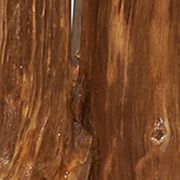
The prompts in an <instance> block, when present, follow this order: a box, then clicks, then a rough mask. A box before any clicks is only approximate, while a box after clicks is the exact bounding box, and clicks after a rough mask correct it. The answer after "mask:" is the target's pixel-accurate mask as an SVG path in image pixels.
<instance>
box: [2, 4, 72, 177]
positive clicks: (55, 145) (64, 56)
mask: <svg viewBox="0 0 180 180" xmlns="http://www.w3.org/2000/svg"><path fill="white" fill-rule="evenodd" d="M69 6H70V3H69V1H62V0H58V1H57V0H51V1H47V0H42V1H38V0H32V1H29V0H13V1H9V0H2V1H0V47H1V48H0V58H1V59H0V111H1V113H0V125H1V131H0V179H3V180H10V179H13V180H15V179H18V180H21V179H22V180H25V179H38V180H40V179H59V178H58V177H59V176H60V172H59V171H60V167H61V166H62V159H63V157H64V154H65V146H67V145H68V143H69V142H68V139H70V136H71V131H68V132H69V133H64V132H66V131H67V130H68V129H70V127H71V122H70V121H69V118H68V113H67V109H68V108H67V106H68V98H67V93H68V91H69V88H68V81H67V78H68V77H67V70H68V60H69V48H68V47H69V8H70V7H69ZM66 144H67V145H66Z"/></svg>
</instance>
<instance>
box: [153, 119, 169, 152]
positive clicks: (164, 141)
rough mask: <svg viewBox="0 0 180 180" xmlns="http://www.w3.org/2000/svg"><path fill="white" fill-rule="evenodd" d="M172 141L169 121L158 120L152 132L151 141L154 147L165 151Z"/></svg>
mask: <svg viewBox="0 0 180 180" xmlns="http://www.w3.org/2000/svg"><path fill="white" fill-rule="evenodd" d="M169 140H170V126H169V121H168V119H162V118H157V120H156V121H155V122H154V125H153V129H152V132H151V141H152V143H153V144H154V145H156V146H160V148H161V149H162V150H165V149H166V147H167V145H168V144H169Z"/></svg>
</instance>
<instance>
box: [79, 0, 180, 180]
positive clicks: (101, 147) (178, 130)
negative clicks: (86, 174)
mask: <svg viewBox="0 0 180 180" xmlns="http://www.w3.org/2000/svg"><path fill="white" fill-rule="evenodd" d="M77 1H78V0H77ZM82 9H83V12H82V23H81V44H80V50H79V74H80V77H83V78H84V79H85V85H84V92H85V95H84V96H85V102H86V103H84V106H83V107H84V108H83V111H82V116H83V118H82V124H83V126H84V127H85V128H86V129H88V130H89V131H90V132H91V133H92V134H93V138H94V141H93V150H92V153H93V154H92V157H93V162H92V169H91V172H90V179H91V180H95V179H101V180H105V179H109V180H118V179H125V180H128V179H129V180H132V179H140V180H142V179H146V180H148V179H149V180H152V179H153V180H154V179H163V180H170V179H173V180H179V179H180V171H179V168H180V121H179V118H180V111H179V109H180V97H179V93H180V51H179V49H180V46H179V44H180V22H179V19H180V13H179V12H180V1H178V0H167V1H163V0H159V1H155V0H152V1H148V0H137V1H133V0H129V1H124V0H121V1H119V0H114V1H112V0H95V1H83V8H82Z"/></svg>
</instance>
